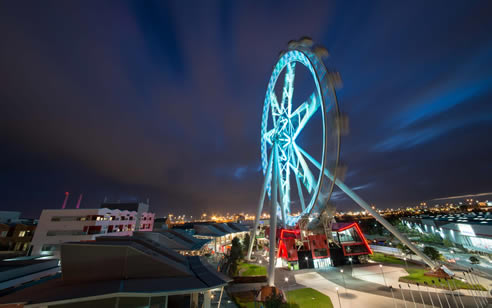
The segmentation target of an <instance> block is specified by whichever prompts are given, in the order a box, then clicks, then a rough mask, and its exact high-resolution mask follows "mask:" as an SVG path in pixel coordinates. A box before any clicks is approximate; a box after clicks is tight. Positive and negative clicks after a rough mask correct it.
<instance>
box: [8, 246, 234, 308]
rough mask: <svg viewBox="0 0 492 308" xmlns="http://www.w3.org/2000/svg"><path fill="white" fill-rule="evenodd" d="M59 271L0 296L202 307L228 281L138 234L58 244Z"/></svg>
mask: <svg viewBox="0 0 492 308" xmlns="http://www.w3.org/2000/svg"><path fill="white" fill-rule="evenodd" d="M61 261H62V266H61V270H62V275H61V277H57V278H54V279H50V280H47V281H44V282H42V283H39V284H37V285H35V286H31V287H28V288H25V289H22V290H19V291H17V292H15V293H12V294H9V295H6V296H3V297H1V298H0V304H17V305H18V307H57V308H65V307H116V308H117V307H155V308H157V307H162V308H163V307H198V305H199V303H202V305H201V306H202V307H204V308H209V307H210V306H211V299H212V297H213V295H214V294H213V292H216V294H215V296H217V298H219V297H220V296H221V294H222V292H223V287H224V286H226V285H227V283H228V282H229V281H230V279H229V278H227V277H226V276H224V275H222V274H220V273H218V272H217V271H216V270H215V269H213V268H212V267H210V266H209V265H208V264H207V263H206V261H203V260H202V259H201V258H200V257H197V256H191V257H185V256H182V255H180V254H178V253H176V252H174V251H173V250H171V249H169V248H166V247H163V246H160V245H155V243H154V242H152V241H149V240H148V239H145V238H139V237H133V236H132V237H108V236H104V237H98V238H97V239H96V240H95V241H91V242H77V243H65V244H63V245H62V246H61Z"/></svg>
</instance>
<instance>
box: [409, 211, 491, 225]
mask: <svg viewBox="0 0 492 308" xmlns="http://www.w3.org/2000/svg"><path fill="white" fill-rule="evenodd" d="M409 218H414V219H432V220H437V221H440V222H447V223H462V224H480V225H487V226H488V225H492V215H491V214H490V213H488V212H487V213H483V212H478V213H461V214H438V215H416V216H412V217H409Z"/></svg>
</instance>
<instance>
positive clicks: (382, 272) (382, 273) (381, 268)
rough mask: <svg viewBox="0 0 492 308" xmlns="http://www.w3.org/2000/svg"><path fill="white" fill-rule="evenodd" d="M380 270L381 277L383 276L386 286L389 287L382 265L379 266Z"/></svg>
mask: <svg viewBox="0 0 492 308" xmlns="http://www.w3.org/2000/svg"><path fill="white" fill-rule="evenodd" d="M379 269H380V270H381V275H383V281H384V285H385V286H388V285H387V284H386V278H385V277H384V271H383V265H382V264H379Z"/></svg>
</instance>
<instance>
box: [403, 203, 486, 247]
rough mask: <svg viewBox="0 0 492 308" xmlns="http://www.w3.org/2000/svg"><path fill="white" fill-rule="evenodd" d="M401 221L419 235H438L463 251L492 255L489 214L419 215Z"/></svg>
mask: <svg viewBox="0 0 492 308" xmlns="http://www.w3.org/2000/svg"><path fill="white" fill-rule="evenodd" d="M402 221H403V223H404V224H406V225H407V226H408V227H409V228H411V229H414V230H417V231H419V232H420V233H428V234H435V235H439V236H440V237H441V238H443V239H447V240H449V241H451V242H453V243H454V244H455V245H457V246H461V247H463V248H465V249H468V250H472V251H475V252H479V253H486V254H492V215H491V214H490V213H483V212H479V213H463V214H442V215H435V216H429V215H419V216H413V217H405V218H402Z"/></svg>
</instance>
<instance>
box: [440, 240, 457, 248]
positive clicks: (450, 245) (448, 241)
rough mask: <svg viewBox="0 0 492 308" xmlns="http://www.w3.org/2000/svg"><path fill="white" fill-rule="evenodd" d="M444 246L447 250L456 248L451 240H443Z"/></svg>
mask: <svg viewBox="0 0 492 308" xmlns="http://www.w3.org/2000/svg"><path fill="white" fill-rule="evenodd" d="M442 244H443V245H444V246H446V247H447V248H451V247H454V244H453V242H451V241H450V240H448V239H447V238H445V239H443V240H442Z"/></svg>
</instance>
